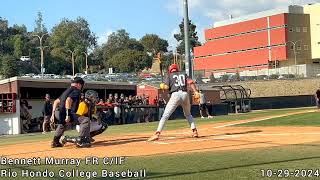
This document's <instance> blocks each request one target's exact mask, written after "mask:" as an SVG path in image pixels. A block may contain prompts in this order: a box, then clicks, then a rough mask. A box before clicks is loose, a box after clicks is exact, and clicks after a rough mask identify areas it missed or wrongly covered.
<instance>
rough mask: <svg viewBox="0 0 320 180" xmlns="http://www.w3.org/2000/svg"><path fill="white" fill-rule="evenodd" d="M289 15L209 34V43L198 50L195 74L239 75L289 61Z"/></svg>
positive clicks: (225, 27) (220, 29) (195, 54)
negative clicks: (231, 73) (218, 73)
mask: <svg viewBox="0 0 320 180" xmlns="http://www.w3.org/2000/svg"><path fill="white" fill-rule="evenodd" d="M289 15H290V14H288V13H282V14H277V15H272V16H266V17H261V18H257V19H252V20H247V21H242V22H238V23H234V24H229V25H225V26H219V27H214V28H211V29H207V30H206V31H205V40H206V43H205V44H204V45H202V46H199V47H195V48H194V57H195V58H194V70H195V71H204V72H205V76H209V75H210V74H211V73H212V72H235V71H242V70H250V69H260V68H269V66H270V65H271V64H273V63H272V61H275V60H277V61H284V60H287V59H288V48H287V47H286V42H287V41H288V16H289Z"/></svg>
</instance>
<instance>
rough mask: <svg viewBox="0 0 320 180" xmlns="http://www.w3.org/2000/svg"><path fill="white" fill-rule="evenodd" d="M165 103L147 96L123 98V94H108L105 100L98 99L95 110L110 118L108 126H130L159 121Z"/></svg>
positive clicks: (161, 99) (160, 99) (162, 100)
mask: <svg viewBox="0 0 320 180" xmlns="http://www.w3.org/2000/svg"><path fill="white" fill-rule="evenodd" d="M165 104H166V101H165V100H164V99H163V98H161V97H160V98H158V97H156V98H155V99H152V100H150V99H149V96H147V95H144V94H143V95H142V96H138V95H137V96H132V95H129V96H125V95H124V94H120V96H119V94H118V93H115V94H109V96H108V98H107V99H106V100H103V99H100V101H99V103H98V104H97V110H100V111H102V112H104V113H105V115H106V116H107V117H110V118H108V119H110V122H109V124H130V123H141V122H149V121H156V120H159V117H161V115H162V114H161V113H163V108H164V106H165Z"/></svg>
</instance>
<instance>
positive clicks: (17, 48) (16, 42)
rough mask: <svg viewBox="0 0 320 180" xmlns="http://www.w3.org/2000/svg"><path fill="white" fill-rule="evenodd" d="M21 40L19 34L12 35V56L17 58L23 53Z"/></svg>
mask: <svg viewBox="0 0 320 180" xmlns="http://www.w3.org/2000/svg"><path fill="white" fill-rule="evenodd" d="M23 46H24V44H23V41H22V37H21V35H15V36H14V37H13V47H14V53H13V54H14V57H15V58H17V59H19V58H20V57H21V56H22V54H23Z"/></svg>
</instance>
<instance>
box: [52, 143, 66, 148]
mask: <svg viewBox="0 0 320 180" xmlns="http://www.w3.org/2000/svg"><path fill="white" fill-rule="evenodd" d="M51 147H52V148H57V147H63V144H61V143H60V142H55V141H52V143H51Z"/></svg>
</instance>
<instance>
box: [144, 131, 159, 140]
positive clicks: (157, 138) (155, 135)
mask: <svg viewBox="0 0 320 180" xmlns="http://www.w3.org/2000/svg"><path fill="white" fill-rule="evenodd" d="M159 138H160V133H158V132H157V133H155V134H154V135H152V136H151V137H150V138H149V139H148V140H147V141H148V142H151V141H157V140H159Z"/></svg>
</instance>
